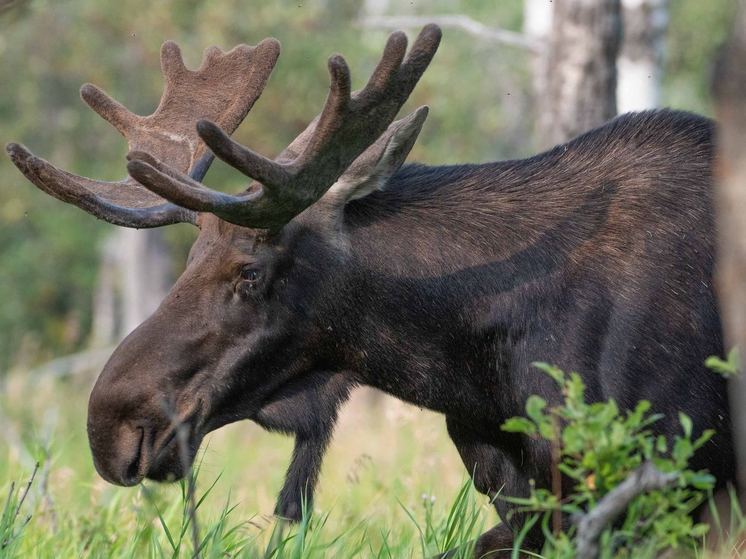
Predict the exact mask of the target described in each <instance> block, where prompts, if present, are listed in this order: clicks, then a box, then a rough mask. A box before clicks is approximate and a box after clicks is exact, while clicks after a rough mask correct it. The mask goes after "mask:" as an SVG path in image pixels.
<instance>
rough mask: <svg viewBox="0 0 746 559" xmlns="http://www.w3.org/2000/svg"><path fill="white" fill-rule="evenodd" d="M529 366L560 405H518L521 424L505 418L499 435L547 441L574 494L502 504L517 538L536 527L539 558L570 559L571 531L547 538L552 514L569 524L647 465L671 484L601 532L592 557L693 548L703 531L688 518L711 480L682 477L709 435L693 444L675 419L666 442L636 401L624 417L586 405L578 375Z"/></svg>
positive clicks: (606, 405) (540, 493)
mask: <svg viewBox="0 0 746 559" xmlns="http://www.w3.org/2000/svg"><path fill="white" fill-rule="evenodd" d="M535 366H536V367H537V368H538V369H540V370H541V371H543V372H544V373H546V374H547V375H549V376H550V377H552V379H554V381H555V382H556V383H557V385H558V386H559V388H560V390H561V392H562V396H563V401H562V403H561V404H559V405H557V406H549V405H548V404H547V402H546V401H545V400H544V399H542V398H541V397H539V396H531V397H529V399H528V401H527V402H526V415H527V417H513V418H510V419H508V420H507V421H506V422H505V423H504V424H503V426H502V428H503V430H505V431H509V432H514V433H522V434H524V435H526V436H528V437H532V438H535V439H544V440H547V441H549V443H550V444H551V445H552V448H553V449H554V452H553V455H554V456H555V457H556V458H557V460H556V462H557V463H556V464H555V465H554V467H556V468H557V469H558V470H559V471H560V472H562V474H564V475H565V476H567V477H569V478H570V479H571V480H573V481H574V486H573V490H572V493H570V494H569V495H562V494H557V493H559V491H558V490H557V488H555V492H553V491H552V490H551V489H544V488H541V489H540V488H532V491H531V494H530V496H529V497H528V498H515V497H503V498H504V499H507V500H508V501H510V502H512V503H514V504H516V505H517V507H518V510H520V511H522V512H527V513H529V517H528V518H529V520H528V522H527V524H526V528H525V530H524V532H526V531H528V530H529V529H530V527H532V526H534V525H535V524H536V523H537V522H539V523H540V524H541V527H542V531H543V533H544V535H545V537H546V544H545V546H544V549H543V553H542V554H543V555H544V556H546V557H557V558H563V557H568V558H571V557H575V556H576V554H577V545H578V540H577V527H576V525H575V523H572V525H571V526H570V527H569V528H568V529H567V530H565V531H557V530H553V528H556V526H554V525H553V524H554V523H553V522H552V517H553V515H556V514H557V511H560V512H562V513H564V514H569V515H570V516H571V517H572V518H574V519H576V520H577V519H578V518H580V517H581V516H582V515H584V514H586V513H587V512H588V511H590V510H591V509H593V508H594V507H595V506H596V505H597V504H598V503H599V501H600V500H601V499H602V498H603V497H604V496H605V495H607V494H608V493H609V492H610V491H612V490H613V489H614V488H616V487H618V486H619V484H620V483H622V482H623V481H624V480H626V479H627V478H628V477H629V476H630V475H631V474H632V473H633V472H634V471H635V470H637V468H639V467H641V466H642V465H643V464H645V463H652V464H653V465H654V466H655V467H656V468H657V469H658V470H659V471H660V472H664V473H666V472H676V473H677V476H676V480H675V482H674V483H673V484H671V485H669V486H668V487H667V488H665V489H658V490H653V491H649V492H643V493H641V494H639V495H638V496H636V497H635V498H634V499H633V500H632V501H631V502H630V504H629V506H628V508H627V510H626V514H624V515H623V516H622V518H621V519H620V520H619V521H618V522H616V523H613V524H612V525H610V526H607V527H606V528H605V529H604V530H603V532H602V534H601V536H600V539H599V547H600V557H635V558H642V557H653V556H655V555H657V554H658V553H659V552H660V551H661V550H664V549H670V548H675V549H685V548H688V549H694V548H696V547H697V546H698V545H701V539H702V537H703V536H704V534H705V533H706V532H707V529H708V526H707V525H706V524H695V522H694V520H693V519H692V516H691V512H692V511H693V510H694V509H695V508H696V507H698V506H699V505H700V504H701V503H702V502H703V501H704V500H705V499H706V498H707V496H708V492H709V491H710V490H711V489H712V488H713V487H714V483H715V480H714V478H713V477H712V476H711V475H710V474H708V473H707V472H706V471H698V472H695V471H692V470H690V469H689V468H688V462H689V460H690V458H691V457H692V455H693V454H694V452H695V451H696V450H697V449H698V448H700V447H701V446H702V445H703V444H704V443H705V442H706V441H707V440H708V439H709V438H710V437H711V436H712V434H713V431H709V430H708V431H705V432H703V433H702V434H701V435H700V436H699V437H697V438H696V439H694V440H693V439H692V429H693V426H692V421H691V419H690V418H689V417H687V416H686V415H684V414H683V413H680V414H679V421H680V423H681V428H682V435H680V436H676V437H674V439H673V440H672V441H668V440H666V438H665V437H663V436H656V435H655V434H654V433H653V432H652V430H651V426H652V425H653V424H654V423H655V422H656V421H658V420H659V419H661V417H662V416H661V415H659V414H654V413H651V410H650V402H648V401H644V400H643V401H641V402H639V403H638V404H637V406H636V407H635V408H634V409H633V410H630V411H627V412H622V411H620V410H619V407H618V406H617V404H616V402H615V401H614V400H613V399H612V400H609V401H608V402H595V403H587V402H586V399H585V385H584V384H583V381H582V379H581V378H580V375H578V374H577V373H570V374H569V375H568V374H565V373H564V372H563V371H561V370H560V369H558V368H556V367H553V366H551V365H547V364H545V363H535ZM555 519H556V516H555ZM519 540H520V538H519ZM516 545H520V541H518V542H516Z"/></svg>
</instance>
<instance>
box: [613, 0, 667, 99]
mask: <svg viewBox="0 0 746 559" xmlns="http://www.w3.org/2000/svg"><path fill="white" fill-rule="evenodd" d="M622 18H623V21H624V40H623V41H622V50H621V52H620V53H619V58H618V59H617V73H618V85H617V97H616V99H617V109H618V110H619V112H620V113H626V112H629V111H640V110H643V109H652V108H654V107H658V106H660V100H661V91H660V88H661V78H662V74H663V65H662V64H663V45H664V39H665V34H666V26H667V25H668V0H622Z"/></svg>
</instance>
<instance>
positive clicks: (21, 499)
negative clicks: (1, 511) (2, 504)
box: [14, 462, 39, 518]
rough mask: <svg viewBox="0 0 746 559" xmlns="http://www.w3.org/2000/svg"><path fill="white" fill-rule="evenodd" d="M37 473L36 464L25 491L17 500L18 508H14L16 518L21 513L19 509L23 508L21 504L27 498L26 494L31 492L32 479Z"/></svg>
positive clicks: (37, 465)
mask: <svg viewBox="0 0 746 559" xmlns="http://www.w3.org/2000/svg"><path fill="white" fill-rule="evenodd" d="M38 471H39V463H38V462H37V463H36V464H35V465H34V471H33V472H31V477H30V478H29V480H28V483H27V484H26V487H25V489H24V490H23V493H22V494H21V498H20V499H18V506H17V507H16V513H15V515H14V516H15V517H16V518H18V513H20V512H21V507H22V506H23V502H24V501H25V500H26V497H27V496H28V492H29V491H30V490H31V484H32V483H34V478H35V477H36V472H38Z"/></svg>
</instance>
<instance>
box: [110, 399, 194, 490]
mask: <svg viewBox="0 0 746 559" xmlns="http://www.w3.org/2000/svg"><path fill="white" fill-rule="evenodd" d="M201 409H202V401H201V400H200V401H198V402H197V404H195V405H194V406H193V407H192V408H191V409H190V410H189V411H188V412H187V413H185V414H182V417H180V418H175V419H174V420H173V421H172V422H171V423H170V425H169V426H168V428H167V429H166V430H165V431H164V432H162V433H161V434H160V435H158V434H157V433H156V432H155V431H153V430H148V429H146V428H144V427H138V428H137V429H138V431H139V433H140V435H139V442H138V444H137V445H136V450H135V454H134V456H133V457H132V460H131V462H130V464H129V466H128V467H127V470H126V476H125V478H124V479H123V480H121V481H122V482H123V483H121V484H122V485H125V486H132V485H137V484H138V483H140V482H141V481H142V480H143V479H145V478H147V479H150V480H153V481H159V482H170V481H178V480H179V479H182V478H183V477H184V476H185V475H186V474H187V473H188V472H189V469H190V468H191V466H192V463H193V462H194V458H195V456H196V454H197V450H198V449H199V445H200V442H201V440H202V437H201V435H199V432H198V431H199V429H198V423H199V422H198V418H199V413H200V411H201Z"/></svg>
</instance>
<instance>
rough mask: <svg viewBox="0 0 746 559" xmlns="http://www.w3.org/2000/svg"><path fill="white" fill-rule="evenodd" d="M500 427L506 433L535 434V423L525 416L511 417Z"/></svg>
mask: <svg viewBox="0 0 746 559" xmlns="http://www.w3.org/2000/svg"><path fill="white" fill-rule="evenodd" d="M500 428H501V429H502V430H503V431H507V432H508V433H523V434H524V435H535V434H536V425H535V424H534V423H533V422H531V421H529V420H528V419H526V418H525V417H511V418H510V419H508V420H507V421H505V423H503V424H502V426H501V427H500Z"/></svg>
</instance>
